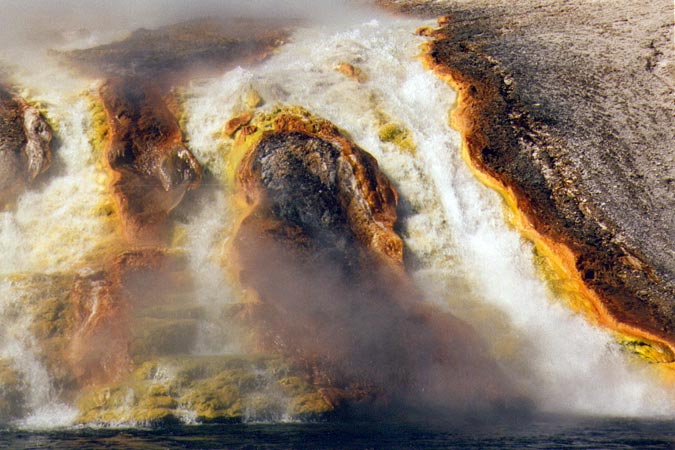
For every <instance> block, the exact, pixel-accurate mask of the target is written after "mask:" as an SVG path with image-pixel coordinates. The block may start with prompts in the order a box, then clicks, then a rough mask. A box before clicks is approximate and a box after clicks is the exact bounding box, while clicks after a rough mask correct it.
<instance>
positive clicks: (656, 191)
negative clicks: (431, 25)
mask: <svg viewBox="0 0 675 450" xmlns="http://www.w3.org/2000/svg"><path fill="white" fill-rule="evenodd" d="M382 3H384V4H386V5H387V7H390V8H394V9H397V10H401V11H404V12H406V13H414V14H422V15H429V16H433V15H436V16H437V15H445V17H443V20H442V21H441V25H442V30H441V31H440V32H439V33H436V34H435V40H434V42H433V44H431V46H430V48H429V55H430V57H431V61H432V64H431V65H434V66H436V67H437V69H438V72H439V73H442V74H444V75H446V76H448V77H449V78H451V79H453V80H454V82H455V83H456V84H457V85H458V87H459V89H460V91H461V92H462V94H463V97H462V98H463V104H462V105H461V107H462V110H461V111H460V112H459V116H461V119H460V123H459V124H458V125H459V126H460V127H461V128H463V130H464V131H465V132H466V141H467V144H468V151H469V153H470V156H471V159H472V161H473V162H474V164H476V165H477V166H478V168H479V169H480V170H481V171H484V172H485V173H487V174H488V175H489V176H490V177H492V178H494V179H496V180H498V181H499V182H501V183H503V184H504V185H505V186H508V187H509V188H511V189H512V190H513V191H514V193H515V194H516V196H517V198H518V206H519V208H520V209H521V211H523V212H524V213H525V214H526V215H527V217H528V219H529V220H530V221H531V222H532V224H533V225H534V227H535V228H536V230H537V231H538V232H539V233H541V234H542V235H544V236H548V237H550V238H552V239H553V240H555V241H557V242H559V243H562V244H564V245H565V246H567V247H569V249H571V250H572V252H573V253H574V255H575V256H574V265H575V266H576V270H577V272H578V276H579V277H580V278H581V279H582V280H583V282H584V283H585V284H586V285H587V286H589V287H590V288H591V289H592V290H593V291H595V292H596V293H597V294H598V295H599V296H600V298H601V299H602V302H603V304H604V306H605V307H606V308H607V310H608V312H609V313H610V314H611V316H612V317H613V318H614V319H615V320H617V321H618V322H620V323H622V324H626V325H628V326H629V327H635V328H637V329H640V330H643V331H644V332H646V333H647V334H648V335H651V336H652V337H657V340H660V341H662V342H665V343H667V344H668V345H669V346H670V347H671V349H672V348H673V347H674V346H675V303H674V302H673V298H675V265H674V261H675V258H674V257H673V256H675V247H674V246H673V238H674V237H675V216H674V215H673V214H674V211H675V208H673V206H674V205H675V185H674V184H673V182H672V179H673V174H675V159H674V158H675V157H674V156H673V155H675V153H674V152H673V148H674V147H673V145H674V144H673V142H675V134H674V133H675V105H674V104H673V102H672V99H673V97H674V96H675V81H674V80H675V77H674V74H675V66H674V61H675V58H674V57H673V52H674V50H673V47H672V32H673V26H672V13H673V5H672V3H670V2H667V1H659V2H656V3H652V4H650V5H649V6H648V7H647V6H644V5H636V4H634V3H632V2H618V3H616V2H612V3H611V4H610V3H608V2H591V1H588V2H577V3H575V4H574V5H572V4H569V3H567V2H553V1H538V0H532V1H526V2H518V3H517V4H515V3H512V2H508V3H507V2H487V1H477V2H476V1H470V2H469V1H448V2H433V3H431V2H422V1H420V2H396V1H387V2H382ZM425 34H426V33H425ZM664 351H665V350H664ZM665 358H666V360H667V359H669V357H668V356H667V355H666V356H665ZM671 358H672V355H671Z"/></svg>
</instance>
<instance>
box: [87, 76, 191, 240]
mask: <svg viewBox="0 0 675 450" xmlns="http://www.w3.org/2000/svg"><path fill="white" fill-rule="evenodd" d="M99 93H100V98H101V100H102V102H103V106H104V108H105V111H106V114H107V118H108V128H109V133H108V142H107V144H106V150H105V153H106V154H105V158H106V162H107V165H108V168H109V169H110V170H111V172H112V180H111V190H112V193H113V195H114V197H115V201H116V203H117V206H118V209H119V212H120V215H121V217H122V221H123V229H124V232H125V234H126V235H127V236H128V237H130V238H132V239H135V238H140V239H148V238H153V237H154V236H156V235H157V233H158V232H159V231H161V227H162V224H163V223H164V221H165V220H166V217H167V215H168V214H169V212H171V210H172V209H173V208H174V207H176V206H177V205H178V203H179V202H180V201H181V200H182V198H183V196H184V195H185V193H186V192H187V191H188V190H191V189H195V188H196V187H197V186H198V185H199V183H200V181H201V176H202V169H201V166H200V165H199V162H198V161H197V160H196V159H195V157H194V156H193V155H192V153H190V151H189V150H188V148H187V147H186V145H185V143H184V142H183V135H182V132H181V130H180V128H179V126H178V121H177V120H176V118H175V116H174V114H173V113H172V112H171V111H170V110H169V108H168V107H167V105H166V103H165V101H164V99H163V97H162V96H161V93H160V91H159V90H158V88H157V87H156V86H154V85H152V84H150V83H149V82H145V81H142V80H139V79H130V78H118V79H111V80H108V81H107V82H105V83H104V84H103V85H102V86H101V88H100V91H99Z"/></svg>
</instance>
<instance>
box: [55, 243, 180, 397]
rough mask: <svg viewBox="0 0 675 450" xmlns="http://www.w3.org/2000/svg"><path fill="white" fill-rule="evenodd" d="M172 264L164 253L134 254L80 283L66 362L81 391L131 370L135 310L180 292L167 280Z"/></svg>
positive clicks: (77, 282) (75, 294)
mask: <svg viewBox="0 0 675 450" xmlns="http://www.w3.org/2000/svg"><path fill="white" fill-rule="evenodd" d="M170 264H172V262H171V258H170V257H168V256H167V254H166V252H165V251H163V250H159V249H153V248H143V249H133V250H127V251H124V252H122V253H121V254H120V255H118V256H117V257H116V258H114V259H113V260H112V261H111V262H109V263H108V264H107V265H106V266H105V267H104V268H102V269H101V270H98V271H95V272H93V273H91V274H87V275H81V276H78V277H77V278H76V280H75V282H74V284H73V288H72V291H71V295H70V303H71V306H70V308H71V309H70V311H71V315H72V317H71V318H70V322H71V323H72V324H73V325H72V336H70V337H69V341H70V345H69V347H68V349H67V355H68V356H67V359H68V362H69V364H70V367H71V373H72V374H73V376H74V377H75V379H76V381H77V383H78V384H79V385H80V386H88V385H92V384H105V383H110V382H114V381H116V380H119V379H122V378H123V377H124V376H125V375H127V374H128V373H129V371H130V370H131V369H132V367H133V362H132V358H131V355H130V353H129V351H130V345H131V341H132V339H133V335H134V331H133V327H134V326H135V324H134V311H135V310H136V309H138V308H141V307H144V306H148V304H149V303H152V302H153V301H156V298H155V297H157V296H158V295H161V294H158V292H157V291H163V290H166V289H170V288H171V287H172V286H174V287H175V285H176V284H175V280H164V279H163V277H164V275H163V273H164V272H168V271H167V265H170ZM159 280H161V281H159ZM148 289H151V290H152V291H151V292H148Z"/></svg>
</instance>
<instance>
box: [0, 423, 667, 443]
mask: <svg viewBox="0 0 675 450" xmlns="http://www.w3.org/2000/svg"><path fill="white" fill-rule="evenodd" d="M674 433H675V427H673V424H672V423H670V422H661V421H650V420H637V419H597V418H596V419H593V418H584V419H583V420H582V419H572V420H571V419H562V418H559V417H558V418H549V419H540V420H537V421H533V422H528V423H526V424H514V423H505V424H492V425H476V424H475V423H474V424H472V425H464V426H457V425H448V424H443V423H429V422H428V421H426V422H425V423H409V422H362V423H358V424H355V423H311V424H246V425H225V426H223V425H215V426H214V425H202V426H199V427H190V426H183V427H177V428H171V429H155V430H147V429H138V428H137V429H122V430H114V429H81V430H53V431H42V432H37V433H35V432H34V433H26V432H21V431H6V432H1V431H0V447H3V448H12V449H17V450H23V449H34V448H50V449H94V448H96V449H97V448H111V449H144V450H145V449H167V448H175V449H182V448H200V449H216V448H228V449H253V448H255V449H290V448H312V449H335V448H340V449H364V448H391V449H417V448H439V449H440V448H448V449H450V448H463V449H523V448H540V449H549V448H560V449H563V448H569V449H614V448H616V449H626V448H641V449H653V450H665V449H670V448H673V445H675V438H674V437H673V436H674Z"/></svg>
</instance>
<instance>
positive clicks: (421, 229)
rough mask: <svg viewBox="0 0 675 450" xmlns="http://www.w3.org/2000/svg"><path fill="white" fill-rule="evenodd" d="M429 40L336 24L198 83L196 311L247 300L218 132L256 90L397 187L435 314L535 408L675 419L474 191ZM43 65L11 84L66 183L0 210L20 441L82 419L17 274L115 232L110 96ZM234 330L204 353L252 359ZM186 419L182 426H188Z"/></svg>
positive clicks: (0, 338) (485, 444) (409, 242)
mask: <svg viewBox="0 0 675 450" xmlns="http://www.w3.org/2000/svg"><path fill="white" fill-rule="evenodd" d="M422 25H430V23H425V22H421V21H416V20H403V19H392V18H387V17H377V18H367V19H364V18H359V19H352V20H350V21H348V23H341V24H339V25H335V24H332V25H328V24H324V25H317V26H308V25H306V26H303V27H300V28H299V29H298V30H297V31H295V32H294V34H293V35H292V38H291V39H290V42H289V43H287V44H285V45H284V46H282V47H281V48H280V49H279V51H278V52H277V53H276V54H274V55H273V56H272V57H270V58H269V59H268V60H266V61H265V62H263V63H261V64H259V65H257V66H254V67H246V68H241V67H237V68H234V69H232V70H229V71H227V72H225V73H223V74H222V75H220V76H216V77H214V78H209V79H199V80H193V81H192V82H191V83H190V84H189V85H188V86H187V87H186V88H185V89H184V91H183V92H182V97H183V98H184V105H183V107H184V114H185V117H186V120H185V122H184V123H185V129H184V131H185V133H186V134H187V136H188V137H189V146H190V149H191V150H192V151H193V153H194V154H195V156H196V157H197V158H198V159H199V161H200V163H201V164H203V165H204V166H205V168H206V169H207V170H208V172H209V174H210V175H209V177H208V178H206V179H205V183H204V186H203V187H202V191H201V192H200V193H198V194H196V195H194V197H191V201H193V204H192V205H188V206H184V207H181V208H179V210H178V211H177V212H178V214H177V215H176V217H177V219H176V220H177V227H178V228H179V229H181V230H182V231H183V232H184V233H183V235H184V236H186V238H185V239H184V240H182V241H179V242H178V243H177V244H176V245H177V246H178V247H180V248H183V249H184V250H185V251H186V253H187V255H188V260H189V266H190V268H191V271H192V276H193V278H194V280H195V283H196V292H197V297H198V298H197V300H198V302H199V303H200V304H201V305H202V306H203V307H204V308H206V309H207V310H209V311H212V314H209V316H210V317H217V316H218V315H219V312H220V311H221V310H222V309H223V308H225V307H226V306H227V304H228V303H231V302H234V301H237V298H238V296H240V295H241V294H240V293H239V292H237V287H236V286H235V285H233V284H232V283H231V281H230V280H229V279H228V277H227V276H226V275H225V272H224V270H223V263H222V258H223V252H224V249H225V248H226V246H227V244H228V240H229V239H230V238H231V237H232V236H231V233H232V227H233V221H234V217H233V213H232V210H231V208H232V206H231V204H230V196H231V195H232V193H231V192H229V191H228V189H227V188H226V187H225V186H226V182H225V179H226V178H227V176H228V175H227V173H228V168H227V167H226V164H225V161H226V160H227V152H228V151H229V150H230V147H231V143H230V141H228V140H227V139H226V138H224V137H222V136H221V134H220V130H221V129H222V126H223V123H224V122H225V121H226V120H227V119H229V118H230V117H232V116H234V115H236V114H237V113H238V112H239V110H240V108H241V105H242V102H244V101H245V99H244V98H243V97H244V96H245V95H246V93H247V92H249V91H251V90H255V91H256V92H258V93H259V94H260V96H261V97H262V98H263V99H264V101H265V104H264V105H263V106H262V108H263V109H265V108H268V109H269V108H271V107H273V106H274V105H276V104H284V105H302V106H303V107H305V108H306V109H308V110H309V111H311V112H313V113H315V114H317V115H319V116H322V117H324V118H326V119H328V120H330V121H332V122H333V123H335V124H336V125H337V126H339V127H340V128H341V129H342V130H344V131H345V132H346V133H347V134H348V135H349V136H350V137H351V138H352V139H353V140H354V141H355V142H356V143H357V144H358V145H359V146H360V147H362V148H364V149H365V150H367V151H368V152H370V153H371V154H372V155H373V156H375V158H376V159H377V160H378V162H379V164H380V165H381V167H382V168H383V170H384V172H385V173H386V174H387V176H388V177H389V178H390V179H391V180H392V181H393V183H394V184H395V186H396V188H397V189H398V190H399V194H400V216H401V220H400V226H399V231H400V232H401V234H402V236H403V238H404V241H405V244H406V247H407V251H408V256H409V258H408V260H409V261H410V262H409V264H408V266H409V270H410V271H411V272H412V274H413V276H414V279H415V281H416V283H417V284H418V286H419V287H420V289H422V290H423V292H425V294H426V297H427V301H429V302H432V303H433V304H435V305H437V306H440V307H441V308H443V309H446V310H447V311H450V312H452V313H453V314H455V315H456V316H458V317H460V318H462V319H464V320H466V321H467V322H469V323H470V324H472V325H473V326H474V327H475V328H476V329H477V330H478V331H479V333H480V334H481V335H482V336H483V337H484V338H485V340H486V341H487V342H488V344H489V346H490V349H491V351H492V353H493V354H494V356H495V358H497V360H498V361H499V363H500V364H501V365H502V366H503V368H504V370H505V371H506V373H507V374H508V375H509V376H510V378H512V379H513V381H514V382H515V384H516V385H517V386H518V387H519V388H520V390H522V391H523V392H525V393H526V395H527V396H528V397H529V398H531V399H532V400H533V402H534V404H535V405H536V406H537V407H538V408H539V409H541V410H543V411H548V412H554V413H583V414H594V415H612V416H645V415H647V416H669V415H671V414H672V413H673V412H675V402H673V398H672V395H669V394H667V393H666V390H665V388H663V387H661V385H660V384H659V382H658V379H657V377H656V375H655V374H654V373H652V372H653V371H652V369H650V368H649V367H648V366H646V365H644V364H643V363H641V362H639V361H637V360H635V359H634V358H633V357H632V356H630V355H628V354H626V353H625V352H624V351H622V350H621V348H620V347H619V346H618V345H617V344H616V343H615V342H614V340H613V338H612V336H611V335H609V334H608V333H607V332H605V331H603V330H601V329H598V328H596V327H594V326H592V325H589V324H588V323H587V322H586V321H585V320H584V319H583V318H581V317H579V316H577V315H575V314H573V313H572V312H570V311H569V310H568V309H566V307H565V306H564V301H563V300H562V299H559V298H556V297H555V295H554V294H553V293H552V292H551V291H550V290H549V288H547V286H546V284H545V282H543V281H542V279H541V276H540V273H539V272H538V269H537V267H536V265H535V262H534V259H535V258H534V256H533V248H532V246H531V245H530V244H529V243H528V242H525V241H524V240H523V239H522V238H521V237H520V236H519V235H518V233H517V232H516V231H514V230H513V229H511V228H510V227H509V226H508V225H507V220H506V217H505V213H504V210H503V206H502V203H501V200H500V198H499V195H498V194H497V193H495V192H493V191H491V190H489V189H488V188H486V187H484V186H483V185H481V184H480V183H479V182H478V181H477V180H476V179H474V177H473V175H472V174H471V172H470V170H469V169H468V168H467V166H466V164H465V163H464V161H463V160H462V158H461V156H460V152H459V146H460V144H461V140H460V136H459V135H458V133H457V132H455V131H453V130H452V129H451V128H450V127H449V125H448V113H449V111H450V109H451V107H452V105H453V102H454V99H455V93H454V92H453V91H452V90H451V89H450V88H449V87H448V86H447V85H445V84H444V83H443V82H442V81H440V80H439V79H437V78H436V77H435V76H434V75H433V74H432V73H431V72H429V71H427V70H425V69H424V68H423V66H422V64H421V62H420V61H419V59H418V58H417V55H418V53H419V45H420V44H421V43H422V42H424V38H423V37H419V36H417V35H415V33H414V31H415V29H416V28H418V27H419V26H422ZM69 36H70V38H69ZM66 38H69V39H70V41H67V40H66V42H65V44H64V46H70V47H74V46H85V45H87V44H88V42H82V41H78V39H80V38H78V35H77V34H73V35H66ZM96 38H97V37H96V36H95V35H94V36H90V37H89V38H87V39H89V40H92V39H94V40H95V39H96ZM101 39H103V38H101ZM89 44H90V43H89ZM6 57H8V58H9V57H11V55H10V56H7V55H6ZM35 58H36V59H37V60H39V61H40V64H41V66H40V67H41V68H42V69H41V70H39V71H37V70H35V67H36V65H34V64H33V63H34V61H31V60H25V61H26V62H25V64H24V63H23V61H24V60H19V59H15V60H13V63H14V64H15V67H13V68H12V70H13V79H14V81H15V82H17V84H18V85H20V86H21V87H22V88H24V89H25V91H26V94H27V95H28V96H29V97H30V98H32V99H34V100H37V101H39V102H41V103H42V104H43V105H44V106H45V107H46V109H47V114H48V116H49V118H50V119H51V120H52V121H53V122H54V123H56V124H58V127H57V135H58V142H57V143H56V145H55V148H54V154H55V159H54V165H53V168H52V169H53V170H52V171H51V174H50V175H49V176H48V177H47V178H46V179H45V180H44V181H42V182H41V183H40V184H39V185H38V186H36V187H35V188H34V189H32V190H31V191H29V192H26V193H24V194H23V195H22V196H21V197H20V198H19V199H18V201H17V204H16V207H15V208H13V209H9V210H7V211H3V212H0V252H1V253H2V254H3V258H2V260H1V261H0V292H1V293H2V294H1V296H0V321H1V323H2V327H1V328H0V358H3V359H8V360H10V361H12V364H13V366H14V368H15V369H16V370H17V371H18V372H19V373H20V374H21V375H22V376H23V377H24V380H25V383H26V384H27V385H28V386H29V392H30V396H29V398H28V399H27V403H28V404H27V405H26V407H27V409H28V411H29V413H28V415H27V417H26V418H25V419H23V420H22V421H21V422H19V423H17V424H14V425H16V426H18V427H19V428H21V429H35V428H45V427H46V428H49V427H53V426H67V425H69V424H70V423H72V421H73V420H74V418H75V416H76V415H77V411H75V410H74V406H73V405H70V404H68V403H67V402H64V401H63V400H62V399H61V398H60V397H59V392H56V391H55V389H53V387H52V384H51V380H50V377H49V374H48V373H47V371H46V369H45V368H44V367H43V366H42V365H41V363H40V361H39V360H38V358H37V357H36V351H35V348H36V346H37V345H38V344H37V343H36V342H35V341H34V339H33V337H32V336H31V335H30V334H29V332H28V331H27V329H28V324H27V323H26V321H27V320H30V319H29V318H27V317H24V316H22V314H21V307H22V306H21V299H22V295H23V294H22V291H21V289H20V285H17V283H16V276H17V274H21V273H34V274H35V273H58V272H68V271H74V270H80V264H81V261H82V260H83V258H85V257H86V256H87V255H88V254H89V253H90V252H91V251H92V250H93V249H94V248H95V247H96V246H97V245H98V244H100V243H101V242H104V241H105V240H106V239H107V238H108V237H109V235H110V232H111V224H110V223H109V222H108V221H107V220H106V218H105V216H104V215H102V214H101V213H100V205H101V203H104V202H105V198H104V195H105V189H106V184H105V174H104V172H103V171H102V169H101V167H100V165H99V164H98V163H97V160H96V158H94V157H92V147H91V143H90V141H89V138H88V129H89V128H90V127H91V120H92V119H91V117H90V111H89V109H88V103H87V98H86V96H83V93H86V92H88V90H89V89H91V88H92V86H95V83H96V81H95V80H87V79H82V78H78V77H77V76H76V75H73V74H69V73H68V72H65V71H63V70H62V69H59V68H58V67H57V66H56V65H55V63H54V62H53V61H51V60H49V59H45V60H41V59H39V58H40V56H39V55H38V56H36V57H35ZM45 58H47V57H46V56H45ZM341 63H348V64H352V65H353V66H355V67H357V68H359V69H360V70H361V71H362V72H363V75H364V77H363V81H362V82H359V81H358V80H355V79H352V78H349V77H347V76H345V75H344V74H343V73H341V72H339V71H338V70H336V69H337V67H338V66H339V65H340V64H341ZM386 125H389V126H395V127H397V129H400V130H403V132H404V133H407V141H406V142H405V143H401V142H400V141H396V140H395V139H394V140H390V139H388V138H387V136H385V135H383V132H382V128H383V127H384V126H386ZM230 328H231V327H229V326H228V324H223V323H218V322H217V321H216V322H214V321H207V320H204V321H203V323H202V325H201V326H200V329H199V334H198V339H197V342H196V344H195V346H194V349H193V351H194V353H195V354H227V353H235V352H239V351H241V350H242V349H241V348H240V346H239V343H238V339H237V336H236V333H232V332H231V331H230ZM420 351H424V349H420ZM466 351H468V352H470V351H471V349H467V350H466ZM189 418H190V415H189V414H186V416H185V420H186V421H189ZM279 419H282V418H281V417H280V418H279ZM595 425H597V428H593V427H594V426H595ZM591 430H597V434H596V431H591ZM672 431H673V430H672V427H671V426H670V425H669V424H666V423H664V422H634V421H611V420H610V421H596V422H593V421H591V422H585V424H584V425H579V423H576V422H574V423H567V422H564V423H558V424H555V425H554V424H552V423H548V422H542V423H538V424H535V425H531V426H527V427H523V428H522V429H516V431H514V430H512V429H508V428H505V429H502V428H499V429H494V428H491V429H489V430H488V431H486V432H482V431H480V430H478V431H477V432H476V433H473V432H472V433H468V432H457V433H453V432H443V431H439V430H438V429H436V428H430V427H418V426H413V425H405V426H400V427H399V426H396V425H393V424H388V425H386V426H381V425H378V424H374V425H372V426H370V425H363V426H359V427H357V428H353V427H352V426H351V425H349V426H343V425H339V424H337V425H328V424H289V425H275V426H267V425H265V426H262V425H256V426H249V427H245V426H231V427H204V428H177V429H173V430H171V431H167V430H164V431H162V432H159V431H158V432H156V433H155V432H153V431H147V430H146V431H141V430H138V431H134V430H127V431H124V432H118V431H101V430H98V431H88V430H82V429H78V430H73V431H53V432H46V431H42V432H40V433H35V434H34V433H26V432H23V431H11V432H10V431H7V432H5V433H3V434H2V435H0V445H2V444H4V445H8V446H10V447H13V448H35V447H50V448H93V447H96V446H99V447H107V448H111V447H119V448H121V447H125V448H164V446H167V445H172V446H176V447H178V448H183V447H185V448H187V447H188V446H191V445H196V446H201V447H205V448H209V447H216V446H222V445H225V444H228V445H229V444H230V443H232V445H234V446H237V445H238V446H240V447H246V446H247V445H248V446H256V447H257V446H258V444H257V442H259V440H263V441H265V442H269V443H270V445H269V447H270V448H283V447H286V446H291V447H292V446H305V445H306V444H307V442H310V444H307V445H308V446H310V447H314V448H328V447H334V446H337V447H343V448H349V447H352V448H362V447H372V446H377V445H378V444H383V445H386V446H387V447H390V446H391V447H400V448H412V447H416V446H432V447H433V446H441V444H442V445H443V446H446V445H448V443H450V445H457V446H460V445H467V446H474V447H476V448H490V447H491V446H498V445H503V444H504V443H506V445H507V446H510V447H512V448H522V447H525V446H532V447H535V448H537V447H549V446H555V447H569V448H593V447H596V448H601V447H602V448H610V445H609V444H606V442H605V439H608V440H611V441H612V442H618V444H616V446H618V447H622V446H625V445H633V444H635V445H647V446H649V445H651V447H648V448H666V446H667V445H669V444H668V442H672V440H671V438H670V437H669V436H670V435H671V432H672ZM633 433H635V434H633ZM543 435H546V436H548V437H546V438H543V437H542V436H543ZM628 435H631V436H632V437H631V438H630V439H628ZM326 436H332V437H331V439H333V437H335V436H337V437H336V439H337V441H332V442H331V443H330V444H320V442H321V441H322V440H324V439H325V438H326ZM607 442H609V441H607ZM216 443H217V444H216ZM235 443H236V445H235Z"/></svg>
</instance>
